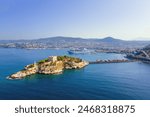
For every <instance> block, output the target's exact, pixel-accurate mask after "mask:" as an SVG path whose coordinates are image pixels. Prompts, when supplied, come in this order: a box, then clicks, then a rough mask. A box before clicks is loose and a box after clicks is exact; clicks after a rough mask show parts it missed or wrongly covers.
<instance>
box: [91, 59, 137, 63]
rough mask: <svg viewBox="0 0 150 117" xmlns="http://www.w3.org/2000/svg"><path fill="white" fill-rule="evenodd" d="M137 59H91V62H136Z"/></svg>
mask: <svg viewBox="0 0 150 117" xmlns="http://www.w3.org/2000/svg"><path fill="white" fill-rule="evenodd" d="M135 61H136V60H128V59H115V60H96V61H89V64H104V63H128V62H135Z"/></svg>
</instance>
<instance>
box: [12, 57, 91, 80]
mask: <svg viewBox="0 0 150 117" xmlns="http://www.w3.org/2000/svg"><path fill="white" fill-rule="evenodd" d="M88 64H89V62H87V61H84V60H82V59H80V58H75V57H70V56H49V57H48V58H46V59H44V60H40V61H38V62H35V63H33V64H29V65H27V66H25V67H24V69H23V70H21V71H19V72H17V73H14V74H12V75H10V76H9V78H10V79H22V78H25V77H26V76H29V75H32V74H60V73H62V72H63V70H65V69H80V68H83V67H85V66H86V65H88Z"/></svg>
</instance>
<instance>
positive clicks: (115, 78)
mask: <svg viewBox="0 0 150 117" xmlns="http://www.w3.org/2000/svg"><path fill="white" fill-rule="evenodd" d="M50 55H67V50H25V49H0V99H63V100H64V99H69V100H70V99H81V100H82V99H112V100H117V99H150V64H144V63H140V62H133V63H113V64H93V65H89V66H87V67H85V68H83V69H80V70H66V71H64V73H63V74H59V75H40V74H36V75H32V76H28V77H26V78H25V79H22V80H8V79H6V77H7V76H8V75H10V74H12V73H14V72H17V71H18V70H20V69H22V68H23V67H24V66H25V65H27V64H30V63H33V62H34V61H38V60H40V59H43V58H46V57H48V56H50ZM74 56H76V57H80V58H83V59H85V60H96V59H108V58H109V59H122V58H124V57H123V56H124V55H121V54H106V53H101V54H85V55H74Z"/></svg>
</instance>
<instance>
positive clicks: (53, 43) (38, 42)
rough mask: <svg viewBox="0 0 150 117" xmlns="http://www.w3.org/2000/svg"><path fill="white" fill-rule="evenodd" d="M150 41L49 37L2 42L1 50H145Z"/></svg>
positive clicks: (0, 41) (0, 44) (0, 43)
mask: <svg viewBox="0 0 150 117" xmlns="http://www.w3.org/2000/svg"><path fill="white" fill-rule="evenodd" d="M147 44H150V41H124V40H121V39H115V38H113V37H106V38H102V39H98V38H97V39H95V38H93V39H92V38H91V39H85V38H75V37H61V36H58V37H49V38H41V39H35V40H0V47H1V48H26V49H37V48H92V49H101V48H109V49H112V48H143V47H145V46H146V45H147Z"/></svg>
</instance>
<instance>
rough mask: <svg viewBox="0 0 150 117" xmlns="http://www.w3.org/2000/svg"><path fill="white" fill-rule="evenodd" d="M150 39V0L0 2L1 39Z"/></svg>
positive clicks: (25, 0) (34, 0)
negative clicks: (57, 37) (59, 37)
mask: <svg viewBox="0 0 150 117" xmlns="http://www.w3.org/2000/svg"><path fill="white" fill-rule="evenodd" d="M52 36H72V37H85V38H102V37H107V36H112V37H115V38H121V39H128V40H129V39H136V38H140V37H141V38H150V0H0V39H35V38H41V37H52Z"/></svg>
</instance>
